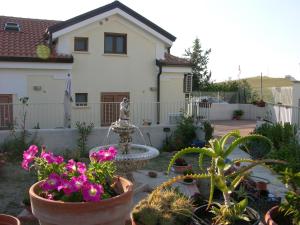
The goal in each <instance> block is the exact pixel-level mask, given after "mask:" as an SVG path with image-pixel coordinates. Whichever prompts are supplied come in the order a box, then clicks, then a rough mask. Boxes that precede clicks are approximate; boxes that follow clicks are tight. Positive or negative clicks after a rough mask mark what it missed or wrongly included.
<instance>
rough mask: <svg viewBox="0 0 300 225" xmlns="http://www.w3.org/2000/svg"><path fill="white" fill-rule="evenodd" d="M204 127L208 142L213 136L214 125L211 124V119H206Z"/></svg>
mask: <svg viewBox="0 0 300 225" xmlns="http://www.w3.org/2000/svg"><path fill="white" fill-rule="evenodd" d="M203 128H204V133H205V142H206V143H208V141H209V140H210V139H212V137H213V133H214V127H213V126H212V125H211V123H210V122H209V121H204V122H203Z"/></svg>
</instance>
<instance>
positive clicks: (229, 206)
mask: <svg viewBox="0 0 300 225" xmlns="http://www.w3.org/2000/svg"><path fill="white" fill-rule="evenodd" d="M229 140H231V141H232V142H231V143H229ZM250 140H260V141H265V142H267V143H268V144H269V146H270V147H272V143H271V141H270V140H269V139H268V138H266V137H264V136H261V135H256V134H252V135H248V136H244V137H241V136H240V133H239V131H232V132H229V133H227V134H226V135H224V136H223V137H221V138H220V139H219V140H218V139H212V140H210V141H209V147H204V148H185V149H182V150H181V151H179V152H178V153H177V154H175V155H174V156H173V158H172V159H171V161H170V163H169V166H168V171H167V172H168V173H169V171H170V169H171V167H172V165H173V164H174V162H175V160H176V159H177V158H179V157H182V156H183V155H185V154H188V153H199V167H200V168H201V169H202V171H203V159H204V157H210V158H211V163H210V167H209V168H208V169H207V172H203V173H201V174H189V175H185V176H177V177H175V178H172V179H170V180H169V181H167V182H165V183H163V184H162V185H161V186H160V187H159V188H163V187H166V186H169V185H171V184H172V183H174V182H177V181H178V180H181V179H186V178H192V179H204V178H209V179H210V195H209V202H208V205H209V206H210V205H211V203H212V200H213V193H214V189H215V187H217V188H218V189H219V190H221V191H222V193H223V198H224V203H223V204H222V206H219V207H218V208H219V209H220V210H214V211H215V212H216V211H218V212H222V214H223V219H224V220H223V221H222V219H220V218H218V219H217V218H216V219H217V220H218V224H230V222H231V220H230V219H229V218H231V219H232V218H239V219H241V218H244V219H246V217H245V216H244V214H243V213H244V211H245V209H246V206H247V204H246V203H247V202H246V201H243V200H242V201H241V202H240V203H236V204H238V205H236V204H234V203H233V202H231V201H230V194H231V193H232V192H233V191H234V190H235V188H236V187H237V186H238V185H239V183H240V182H241V181H242V180H243V179H244V177H245V176H246V175H248V173H249V170H251V169H252V168H253V167H255V166H257V165H260V164H265V163H274V162H282V161H278V160H267V159H266V160H252V159H235V160H232V161H229V162H228V160H226V159H227V158H228V156H229V155H230V154H231V153H232V152H233V151H234V150H235V149H237V147H238V146H239V145H241V144H244V143H246V142H248V141H250ZM236 163H247V164H246V165H245V166H244V167H241V168H240V169H238V170H236V171H234V172H231V173H226V171H227V172H228V171H229V168H231V167H232V166H233V165H234V164H236ZM237 209H238V210H237ZM229 211H230V212H229ZM234 212H237V213H239V214H240V215H237V213H234ZM228 215H229V216H228ZM226 218H227V219H226ZM216 219H215V220H216Z"/></svg>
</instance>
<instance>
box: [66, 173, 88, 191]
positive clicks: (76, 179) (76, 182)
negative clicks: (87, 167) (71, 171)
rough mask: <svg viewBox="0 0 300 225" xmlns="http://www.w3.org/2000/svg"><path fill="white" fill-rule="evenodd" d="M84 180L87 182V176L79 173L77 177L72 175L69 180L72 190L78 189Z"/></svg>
mask: <svg viewBox="0 0 300 225" xmlns="http://www.w3.org/2000/svg"><path fill="white" fill-rule="evenodd" d="M85 182H87V177H86V176H85V175H81V176H79V177H72V178H71V180H70V183H71V185H72V189H73V191H74V192H77V191H80V190H81V188H82V187H83V185H84V184H85Z"/></svg>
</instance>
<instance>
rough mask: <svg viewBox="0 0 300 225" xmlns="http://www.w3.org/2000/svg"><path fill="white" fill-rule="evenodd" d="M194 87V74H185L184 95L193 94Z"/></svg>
mask: <svg viewBox="0 0 300 225" xmlns="http://www.w3.org/2000/svg"><path fill="white" fill-rule="evenodd" d="M192 87H193V75H192V74H185V75H184V79H183V92H184V93H191V92H192V91H193V90H192Z"/></svg>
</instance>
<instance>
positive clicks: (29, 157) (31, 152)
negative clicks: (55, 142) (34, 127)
mask: <svg viewBox="0 0 300 225" xmlns="http://www.w3.org/2000/svg"><path fill="white" fill-rule="evenodd" d="M37 152H38V147H37V146H36V145H31V146H30V147H29V148H28V149H27V150H26V151H24V153H23V161H22V167H23V168H24V169H25V170H29V164H30V163H31V162H32V161H33V160H34V158H35V155H36V153H37Z"/></svg>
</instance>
